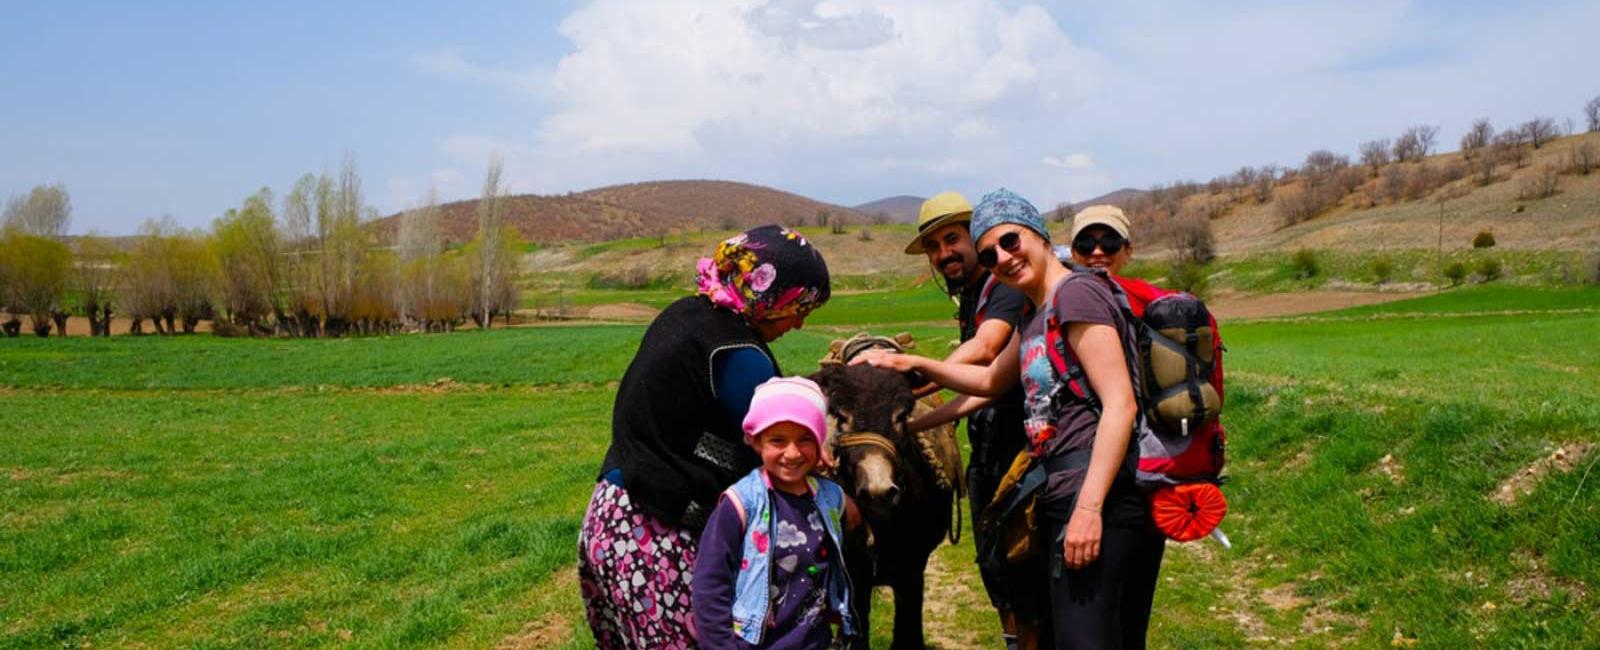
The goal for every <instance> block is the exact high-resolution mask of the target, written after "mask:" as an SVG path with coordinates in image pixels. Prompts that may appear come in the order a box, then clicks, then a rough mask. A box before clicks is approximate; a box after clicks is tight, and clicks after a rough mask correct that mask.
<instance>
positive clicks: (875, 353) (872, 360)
mask: <svg viewBox="0 0 1600 650" xmlns="http://www.w3.org/2000/svg"><path fill="white" fill-rule="evenodd" d="M918 358H920V357H917V356H916V355H911V354H903V353H900V352H891V351H889V350H866V351H863V352H862V353H860V354H858V355H856V358H854V359H851V360H850V365H852V366H853V365H856V364H860V363H865V364H869V365H871V366H873V367H874V368H886V369H888V370H893V371H895V372H910V371H912V370H916V360H917V359H918Z"/></svg>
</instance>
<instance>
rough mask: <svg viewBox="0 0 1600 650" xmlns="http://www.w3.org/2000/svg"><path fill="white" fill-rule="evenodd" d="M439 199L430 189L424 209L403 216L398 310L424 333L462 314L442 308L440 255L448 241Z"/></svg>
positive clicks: (422, 207)
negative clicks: (442, 232)
mask: <svg viewBox="0 0 1600 650" xmlns="http://www.w3.org/2000/svg"><path fill="white" fill-rule="evenodd" d="M439 212H440V211H439V196H438V193H437V192H436V191H435V190H431V189H430V190H428V198H427V199H426V200H425V201H424V202H423V204H422V205H421V206H420V207H417V208H415V209H412V210H408V211H407V212H406V213H405V214H403V215H401V216H400V236H399V246H398V248H399V250H400V259H399V269H398V273H399V275H400V279H399V280H398V282H399V286H398V287H397V290H396V307H397V308H398V311H399V312H400V316H401V317H402V318H404V319H407V320H408V321H410V322H412V323H415V324H416V325H417V326H418V327H419V328H420V329H421V330H422V331H424V332H431V331H435V328H436V327H437V328H438V329H440V330H442V329H443V327H442V323H443V321H444V320H447V319H451V318H457V317H459V312H456V313H451V309H449V308H448V307H447V306H443V305H441V301H443V300H444V295H443V293H444V278H443V274H444V266H443V263H442V259H441V258H440V254H441V253H442V252H443V250H444V240H443V238H442V237H441V236H440V234H439Z"/></svg>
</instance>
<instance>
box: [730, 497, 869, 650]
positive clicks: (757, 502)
mask: <svg viewBox="0 0 1600 650" xmlns="http://www.w3.org/2000/svg"><path fill="white" fill-rule="evenodd" d="M806 483H807V485H808V486H809V487H810V488H811V496H812V498H813V499H815V501H816V504H817V511H818V512H819V513H821V514H822V522H823V528H825V529H827V532H828V538H829V539H827V540H824V542H825V543H831V544H832V545H833V553H834V555H833V557H834V558H835V560H834V565H835V567H836V568H837V570H836V571H830V572H828V606H829V607H830V608H832V609H833V611H835V612H838V613H839V615H840V617H841V618H842V619H843V625H842V626H841V631H842V633H843V635H844V636H855V634H856V626H855V613H854V611H852V609H851V603H850V576H849V575H848V574H847V573H846V572H845V567H844V554H843V552H842V549H843V548H844V536H843V521H844V489H843V488H840V487H839V484H838V483H834V482H833V481H830V480H827V479H818V478H816V477H813V476H808V477H806ZM772 489H773V488H772V482H771V481H770V480H769V479H768V478H767V473H766V471H765V470H763V469H762V468H759V467H757V468H756V469H755V470H754V471H752V472H750V473H749V474H747V475H745V477H744V478H742V479H739V482H738V483H734V484H733V487H730V488H728V489H727V490H726V491H724V492H723V495H724V496H726V497H728V498H729V499H732V500H733V505H734V506H735V507H737V508H738V510H739V514H740V517H741V518H742V519H743V520H744V546H743V548H744V551H743V558H744V561H742V562H740V567H741V568H740V569H739V576H738V577H737V578H736V579H735V580H734V587H733V633H734V634H736V635H738V636H739V638H741V639H744V640H745V642H747V643H750V644H752V645H759V644H760V643H761V637H762V634H763V633H765V632H766V628H767V626H766V623H767V617H768V616H769V615H771V611H772V596H771V593H770V591H771V584H772V575H771V571H772V553H771V551H772V550H773V549H772V545H773V544H775V543H776V537H777V534H776V532H777V522H776V521H775V515H774V514H773V512H772ZM758 533H759V534H760V535H763V536H764V540H763V542H762V543H760V544H759V545H758V544H757V542H756V538H757V534H758ZM762 548H765V549H766V550H765V551H763V550H761V549H762Z"/></svg>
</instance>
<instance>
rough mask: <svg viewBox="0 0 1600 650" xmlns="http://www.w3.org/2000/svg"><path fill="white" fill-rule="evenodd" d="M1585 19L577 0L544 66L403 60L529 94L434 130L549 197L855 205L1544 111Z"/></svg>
mask: <svg viewBox="0 0 1600 650" xmlns="http://www.w3.org/2000/svg"><path fill="white" fill-rule="evenodd" d="M1597 14H1600V9H1597V7H1596V6H1595V5H1593V4H1588V5H1584V4H1579V3H1570V2H1567V3H1563V2H1561V1H1560V0H1558V1H1557V2H1556V3H1555V4H1553V5H1551V6H1541V7H1538V8H1528V9H1525V10H1516V9H1505V8H1495V7H1485V8H1483V9H1482V11H1475V12H1470V13H1465V12H1452V11H1449V10H1448V9H1444V8H1439V7H1433V6H1429V5H1425V4H1418V3H1412V2H1390V1H1388V0H1352V2H1342V3H1334V2H1311V3H1297V4H1292V5H1273V6H1266V7H1262V6H1241V7H1234V6H1231V5H1221V6H1218V5H1203V6H1202V5H1192V4H1186V3H1159V4H1154V5H1150V4H1137V5H1128V4H1104V5H1080V4H1073V5H1071V7H1070V8H1062V9H1060V10H1059V11H1056V12H1055V14H1054V16H1052V13H1051V12H1050V11H1047V10H1046V9H1044V8H1041V7H1040V6H1037V5H1034V4H1023V5H1017V4H1014V3H1013V2H1011V1H1010V0H956V1H954V2H941V3H930V2H924V1H921V0H886V1H884V2H868V1H866V0H772V1H770V2H768V1H766V0H735V1H732V2H725V1H713V0H663V1H661V2H649V3H640V2H629V1H627V0H595V1H593V2H590V3H587V4H584V5H582V6H581V7H579V8H578V9H576V10H574V11H573V12H572V13H571V14H569V15H568V16H567V17H566V18H565V19H564V20H563V21H562V22H561V24H560V27H559V29H558V31H559V33H560V34H561V35H562V36H564V37H566V38H567V39H568V40H569V41H570V42H571V51H570V52H568V53H567V54H566V55H565V56H562V57H561V58H560V60H559V61H555V62H552V63H550V65H549V66H548V67H546V68H542V69H537V70H520V71H519V70H513V69H509V68H495V67H493V66H486V65H477V64H473V63H471V62H469V61H467V60H466V59H465V58H463V57H462V56H460V55H459V54H457V53H456V52H455V51H452V50H443V51H440V52H435V53H432V54H430V55H428V56H426V57H422V58H420V59H419V64H421V65H423V66H424V67H426V68H427V69H429V70H431V71H433V72H434V73H436V74H439V75H443V76H447V77H450V78H455V79H464V80H471V81H475V82H478V83H484V84H492V85H495V86H498V87H502V88H507V89H511V90H514V91H515V92H518V93H524V94H529V93H531V94H535V95H537V96H538V98H539V99H540V100H541V101H540V102H539V104H540V108H539V110H540V112H537V113H534V114H531V115H530V116H529V119H528V120H527V121H526V126H525V130H522V131H520V132H515V133H505V132H501V133H496V134H489V135H486V134H462V135H458V136H453V137H450V138H446V139H444V140H443V141H442V143H441V148H443V149H444V150H445V151H446V152H447V153H449V154H450V155H451V156H452V157H454V158H455V159H457V161H458V162H459V166H458V167H459V168H460V169H465V170H469V171H468V173H467V177H468V178H475V177H477V176H478V174H479V173H480V172H479V171H477V170H481V167H482V165H483V161H484V160H485V159H486V158H487V156H488V155H489V153H490V152H500V153H503V154H504V155H505V157H506V172H507V176H508V178H513V179H517V180H518V182H519V184H520V186H522V187H526V188H528V189H531V190H534V191H544V192H560V191H567V190H573V189H583V188H587V187H593V186H596V185H603V184H609V183H617V182H629V181H636V180H647V179H664V178H729V179H734V180H742V181H749V182H756V183H763V184H768V185H772V186H775V187H779V188H783V189H789V190H794V191H799V192H802V193H805V194H809V195H811V196H814V197H817V198H821V199H824V200H835V201H841V202H851V201H853V200H857V199H859V200H870V199H873V198H878V197H881V196H885V195H890V194H899V193H914V194H926V193H931V192H934V191H938V190H940V189H947V188H955V189H960V190H962V191H964V192H967V193H969V194H974V195H978V194H982V193H983V192H985V191H988V190H990V189H993V188H995V187H997V186H1000V185H1005V186H1008V187H1011V188H1013V189H1015V190H1017V191H1019V192H1021V193H1023V194H1024V196H1028V197H1029V198H1031V199H1034V200H1036V201H1037V202H1038V203H1039V204H1040V205H1053V204H1054V203H1055V202H1058V201H1065V200H1082V199H1084V198H1088V197H1089V196H1093V195H1095V194H1099V193H1103V192H1107V191H1110V190H1114V189H1117V188H1118V187H1123V186H1147V185H1150V184H1153V183H1161V182H1171V181H1174V180H1180V179H1184V178H1193V179H1200V180H1204V179H1205V178H1208V177H1210V176H1211V175H1215V174H1221V173H1226V172H1229V171H1231V170H1232V169H1236V168H1237V167H1238V166H1240V165H1245V164H1263V163H1269V162H1276V163H1285V164H1295V163H1297V162H1298V161H1299V160H1300V159H1301V158H1303V156H1304V155H1305V152H1307V151H1310V150H1312V149H1317V148H1331V149H1334V150H1337V151H1351V150H1353V149H1354V147H1355V144H1356V143H1358V142H1360V141H1362V140H1366V139H1372V138H1377V137H1385V136H1392V135H1393V134H1394V133H1397V132H1399V130H1400V129H1402V128H1404V127H1405V126H1407V125H1409V124H1413V123H1419V122H1429V123H1437V124H1440V125H1442V126H1444V127H1445V129H1444V133H1443V134H1442V135H1443V136H1444V137H1443V138H1442V139H1443V140H1444V141H1447V142H1449V141H1453V138H1454V134H1453V133H1452V131H1455V132H1456V133H1459V130H1460V128H1462V127H1464V126H1465V125H1466V124H1467V123H1469V122H1470V120H1471V119H1472V118H1473V117H1477V116H1479V115H1488V116H1490V117H1493V118H1494V119H1495V120H1496V124H1497V125H1500V124H1505V123H1510V122H1512V121H1520V120H1524V119H1527V118H1529V117H1533V116H1535V115H1538V114H1546V113H1553V114H1554V115H1555V116H1556V117H1557V121H1558V122H1559V121H1560V118H1561V117H1564V116H1566V115H1567V114H1570V112H1571V111H1575V110H1576V106H1577V105H1578V104H1580V103H1581V101H1582V100H1583V99H1586V98H1587V95H1585V96H1583V97H1578V94H1581V93H1582V92H1589V93H1592V92H1593V90H1592V89H1591V90H1587V91H1582V90H1581V89H1580V90H1573V89H1572V88H1574V85H1573V84H1572V83H1571V80H1572V79H1574V78H1584V75H1585V74H1586V72H1585V71H1584V70H1585V69H1584V68H1582V67H1580V66H1581V64H1579V63H1578V61H1580V60H1581V59H1582V57H1581V55H1580V53H1579V52H1580V50H1581V47H1582V43H1584V42H1586V41H1585V40H1584V38H1582V37H1581V34H1582V28H1580V27H1577V25H1580V24H1592V23H1593V22H1594V20H1600V15H1597ZM1057 17H1060V21H1059V22H1058V20H1057ZM1592 19H1593V20H1592ZM1506 33H1515V34H1522V35H1524V36H1523V37H1520V38H1517V39H1505V38H1503V34H1506ZM1069 34H1072V35H1073V36H1069ZM1075 36H1081V37H1083V38H1084V39H1086V40H1083V41H1079V40H1075V38H1074V37H1075ZM1085 43H1091V44H1092V48H1091V47H1090V46H1089V45H1085ZM1590 76H1592V75H1590ZM1569 95H1570V97H1569ZM1552 98H1553V99H1552ZM1558 102H1565V103H1570V104H1571V106H1570V107H1568V106H1566V104H1565V103H1558ZM1542 107H1550V108H1542ZM1562 110H1568V111H1569V112H1568V113H1563V112H1561V111H1562ZM1064 152H1065V153H1064ZM1089 152H1093V155H1091V154H1090V153H1089ZM470 184H471V183H468V185H470Z"/></svg>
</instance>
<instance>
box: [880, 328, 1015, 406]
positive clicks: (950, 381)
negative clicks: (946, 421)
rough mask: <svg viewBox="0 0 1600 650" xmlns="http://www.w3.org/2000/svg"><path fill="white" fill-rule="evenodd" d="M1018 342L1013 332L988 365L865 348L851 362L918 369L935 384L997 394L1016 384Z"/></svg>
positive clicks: (992, 394) (899, 368)
mask: <svg viewBox="0 0 1600 650" xmlns="http://www.w3.org/2000/svg"><path fill="white" fill-rule="evenodd" d="M1019 345H1020V343H1019V342H1018V337H1017V335H1016V334H1015V333H1013V334H1012V335H1011V340H1010V342H1008V343H1006V347H1005V349H1004V350H1002V351H1001V352H1000V356H998V357H996V358H995V360H994V362H993V363H990V364H989V365H987V366H974V365H969V364H964V363H949V362H946V361H940V360H938V359H929V358H927V357H919V356H916V355H911V354H902V353H898V352H888V351H882V350H868V351H866V352H862V353H861V354H860V355H859V356H857V357H856V358H854V359H851V360H850V363H851V364H857V363H867V364H871V365H873V366H876V367H879V368H888V369H890V370H894V371H897V372H910V371H913V370H916V371H920V372H922V374H924V375H927V377H928V378H929V379H931V380H933V382H934V383H937V384H939V385H940V386H944V387H945V388H949V389H952V390H955V391H956V392H959V393H966V394H968V395H978V396H982V397H996V396H999V395H1003V394H1005V392H1006V391H1008V390H1010V389H1011V387H1012V386H1015V385H1016V384H1017V367H1018V362H1017V348H1018V346H1019Z"/></svg>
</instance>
